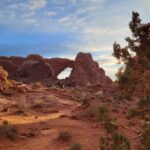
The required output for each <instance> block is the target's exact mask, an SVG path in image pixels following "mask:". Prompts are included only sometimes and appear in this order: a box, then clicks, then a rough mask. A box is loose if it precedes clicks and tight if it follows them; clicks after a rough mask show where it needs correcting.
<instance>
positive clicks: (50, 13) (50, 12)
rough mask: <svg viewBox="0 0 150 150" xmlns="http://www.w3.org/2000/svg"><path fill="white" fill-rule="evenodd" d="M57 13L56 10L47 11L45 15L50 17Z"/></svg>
mask: <svg viewBox="0 0 150 150" xmlns="http://www.w3.org/2000/svg"><path fill="white" fill-rule="evenodd" d="M56 14H57V13H56V12H54V11H48V12H45V13H44V15H45V16H48V17H51V16H55V15H56Z"/></svg>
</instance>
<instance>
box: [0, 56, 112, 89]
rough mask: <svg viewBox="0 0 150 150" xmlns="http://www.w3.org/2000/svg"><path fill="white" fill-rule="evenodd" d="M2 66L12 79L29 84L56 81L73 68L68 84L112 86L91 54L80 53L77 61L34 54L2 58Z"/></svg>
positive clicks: (0, 61) (0, 63)
mask: <svg viewBox="0 0 150 150" xmlns="http://www.w3.org/2000/svg"><path fill="white" fill-rule="evenodd" d="M0 65H1V66H3V68H4V69H5V70H6V71H7V72H8V73H9V78H10V79H16V80H18V79H25V81H28V82H36V81H43V80H45V79H50V80H56V79H57V76H58V75H59V74H60V73H61V72H62V71H63V70H64V69H66V68H68V67H69V68H72V72H71V74H70V76H69V78H68V79H66V80H67V82H73V83H74V84H75V85H78V86H86V85H90V86H95V85H105V84H110V83H111V82H112V81H111V79H110V78H109V77H107V76H106V75H105V71H104V70H103V69H102V68H99V65H98V63H97V62H95V61H94V60H93V58H92V56H91V54H89V53H79V54H78V55H77V56H76V59H75V61H73V60H69V59H65V58H50V59H48V58H46V59H45V58H43V57H42V56H40V55H36V54H32V55H29V56H27V57H26V58H22V57H0Z"/></svg>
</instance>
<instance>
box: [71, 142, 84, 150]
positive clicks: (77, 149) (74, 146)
mask: <svg viewBox="0 0 150 150" xmlns="http://www.w3.org/2000/svg"><path fill="white" fill-rule="evenodd" d="M69 150H82V146H81V144H80V143H74V144H72V145H71V146H70V148H69Z"/></svg>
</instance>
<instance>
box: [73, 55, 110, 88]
mask: <svg viewBox="0 0 150 150" xmlns="http://www.w3.org/2000/svg"><path fill="white" fill-rule="evenodd" d="M70 78H71V79H72V80H73V81H74V82H75V83H76V84H77V85H80V86H83V85H89V86H90V85H92V86H94V85H104V84H107V83H111V82H112V81H111V79H109V78H108V77H107V76H106V75H105V71H104V70H103V69H102V68H99V65H98V63H97V62H95V61H94V60H93V58H92V56H91V54H89V53H79V54H78V55H77V57H76V59H75V62H74V68H73V70H72V73H71V75H70Z"/></svg>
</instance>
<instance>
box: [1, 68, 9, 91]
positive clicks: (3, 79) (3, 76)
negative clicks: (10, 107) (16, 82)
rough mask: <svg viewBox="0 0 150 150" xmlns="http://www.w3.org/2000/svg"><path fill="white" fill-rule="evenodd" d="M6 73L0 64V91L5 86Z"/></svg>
mask: <svg viewBox="0 0 150 150" xmlns="http://www.w3.org/2000/svg"><path fill="white" fill-rule="evenodd" d="M7 77H8V73H7V72H6V71H5V70H4V69H3V68H2V67H1V66H0V92H1V91H2V90H3V88H5V86H6V83H7Z"/></svg>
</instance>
